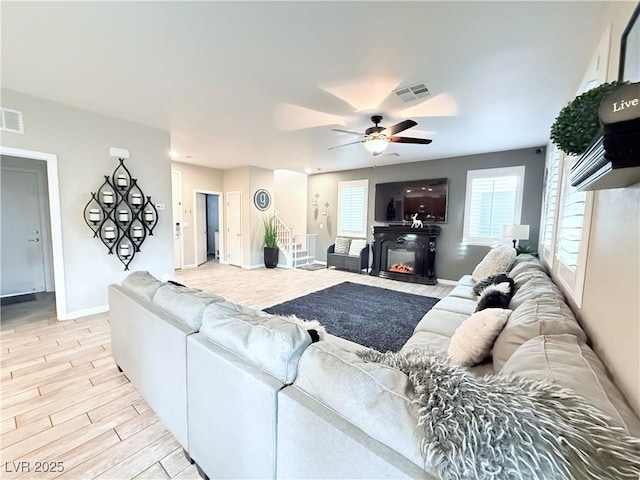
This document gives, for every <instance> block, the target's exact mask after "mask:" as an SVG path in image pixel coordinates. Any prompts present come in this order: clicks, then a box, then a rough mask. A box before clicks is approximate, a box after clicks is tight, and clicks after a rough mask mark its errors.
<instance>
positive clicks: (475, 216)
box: [463, 167, 524, 245]
mask: <svg viewBox="0 0 640 480" xmlns="http://www.w3.org/2000/svg"><path fill="white" fill-rule="evenodd" d="M523 181H524V167H509V168H494V169H486V170H470V171H469V172H468V173H467V199H466V205H465V225H464V233H463V241H465V242H468V243H477V244H482V245H491V244H493V243H495V242H496V241H497V240H502V227H503V225H514V224H519V223H520V213H521V207H522V185H523Z"/></svg>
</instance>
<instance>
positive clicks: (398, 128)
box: [380, 120, 418, 137]
mask: <svg viewBox="0 0 640 480" xmlns="http://www.w3.org/2000/svg"><path fill="white" fill-rule="evenodd" d="M416 125H418V123H417V122H414V121H413V120H403V121H402V122H400V123H396V124H395V125H393V126H391V127H388V128H386V129H385V130H383V131H382V132H380V134H381V135H386V136H387V137H390V136H391V135H395V134H396V133H400V132H403V131H404V130H406V129H407V128H411V127H415V126H416Z"/></svg>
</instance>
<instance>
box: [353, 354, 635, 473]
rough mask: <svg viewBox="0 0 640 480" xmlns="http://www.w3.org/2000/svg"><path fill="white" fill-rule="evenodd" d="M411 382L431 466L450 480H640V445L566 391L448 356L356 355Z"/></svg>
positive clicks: (428, 461) (426, 454)
mask: <svg viewBox="0 0 640 480" xmlns="http://www.w3.org/2000/svg"><path fill="white" fill-rule="evenodd" d="M358 355H359V356H360V357H361V358H362V359H363V360H365V361H368V362H378V363H381V364H384V365H387V366H389V367H392V368H396V369H398V370H400V371H402V372H404V373H405V374H407V375H408V376H409V379H410V381H411V382H412V384H413V387H414V390H415V394H416V402H417V404H418V406H419V418H418V427H419V428H421V429H422V431H423V434H424V439H423V440H422V445H421V451H422V454H423V456H424V458H425V461H426V464H427V465H428V466H429V467H430V468H432V469H434V470H435V471H437V472H438V475H439V476H440V477H441V478H442V479H444V480H450V479H451V480H462V479H465V480H466V479H477V480H498V479H500V480H502V479H527V480H528V479H537V480H572V479H576V480H583V479H585V480H586V479H593V480H604V479H612V480H613V479H615V480H620V479H626V478H633V479H636V480H637V479H638V476H639V475H640V439H637V438H633V437H630V436H629V435H628V434H627V433H626V431H625V430H624V429H623V428H622V427H618V426H612V425H611V421H610V420H609V419H608V417H607V416H606V415H604V414H603V413H601V412H600V411H599V410H598V409H596V408H595V407H593V406H592V405H589V404H588V403H587V402H585V401H584V400H583V399H582V397H580V396H578V395H576V394H574V393H573V392H571V391H570V390H568V389H565V388H562V387H560V386H558V385H555V384H552V383H545V382H541V381H536V380H530V379H525V378H522V377H517V376H514V377H508V376H501V375H487V376H485V377H476V376H474V375H472V374H470V373H468V372H466V371H465V370H464V369H463V368H461V367H459V366H457V365H454V364H452V363H450V362H449V361H448V360H447V359H446V358H445V357H441V356H438V355H434V354H432V353H430V352H421V351H418V350H415V351H413V352H410V353H392V352H387V353H380V352H377V351H375V350H365V351H360V352H358Z"/></svg>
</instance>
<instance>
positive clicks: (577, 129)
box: [551, 82, 628, 155]
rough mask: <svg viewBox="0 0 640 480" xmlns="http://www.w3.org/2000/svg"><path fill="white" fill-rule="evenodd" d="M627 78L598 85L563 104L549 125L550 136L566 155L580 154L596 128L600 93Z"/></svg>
mask: <svg viewBox="0 0 640 480" xmlns="http://www.w3.org/2000/svg"><path fill="white" fill-rule="evenodd" d="M626 83H628V82H611V83H604V84H602V85H599V86H597V87H595V88H592V89H591V90H589V91H587V92H585V93H583V94H582V95H579V96H577V97H576V98H575V99H573V101H571V102H569V104H568V105H567V106H566V107H564V108H563V109H562V110H561V111H560V114H559V115H558V116H557V117H556V121H555V123H554V124H553V125H552V126H551V140H553V143H555V144H556V145H557V146H558V147H560V149H561V150H562V151H563V152H565V153H567V154H569V155H580V154H582V153H583V152H584V151H585V150H586V149H587V147H588V146H589V144H590V143H591V142H592V141H593V139H594V137H595V136H596V133H598V130H599V129H600V118H599V117H598V109H599V107H600V102H601V101H602V99H603V98H604V97H606V96H607V95H609V94H610V93H612V92H613V91H614V90H615V89H616V88H618V87H619V86H620V85H624V84H626Z"/></svg>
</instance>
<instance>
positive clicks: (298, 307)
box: [264, 282, 439, 352]
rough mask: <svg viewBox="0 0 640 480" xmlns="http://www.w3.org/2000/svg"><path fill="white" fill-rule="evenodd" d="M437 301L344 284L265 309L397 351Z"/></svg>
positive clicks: (343, 335) (370, 344)
mask: <svg viewBox="0 0 640 480" xmlns="http://www.w3.org/2000/svg"><path fill="white" fill-rule="evenodd" d="M438 301H439V299H438V298H433V297H426V296H421V295H414V294H412V293H404V292H396V291H395V290H389V289H386V288H379V287H371V286H369V285H362V284H359V283H352V282H343V283H340V284H338V285H334V286H333V287H329V288H325V289H324V290H320V291H318V292H314V293H310V294H309V295H305V296H303V297H299V298H294V299H293V300H289V301H288V302H284V303H280V304H278V305H274V306H273V307H269V308H265V309H264V311H265V312H267V313H271V314H275V315H295V316H296V317H298V318H301V319H305V320H318V321H319V322H320V324H321V325H323V326H324V327H325V328H326V329H327V332H329V333H331V334H332V335H336V336H338V337H342V338H346V339H347V340H351V341H353V342H357V343H359V344H361V345H364V346H366V347H371V348H374V349H376V350H378V351H381V352H386V351H392V352H397V351H399V350H400V348H402V346H403V345H404V344H405V342H406V341H407V340H408V339H409V337H411V335H412V334H413V329H414V328H415V326H416V325H417V323H418V322H419V321H420V320H421V319H422V317H423V315H424V314H425V313H427V312H428V311H429V310H431V307H433V306H434V305H435V304H436V303H437V302H438Z"/></svg>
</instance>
